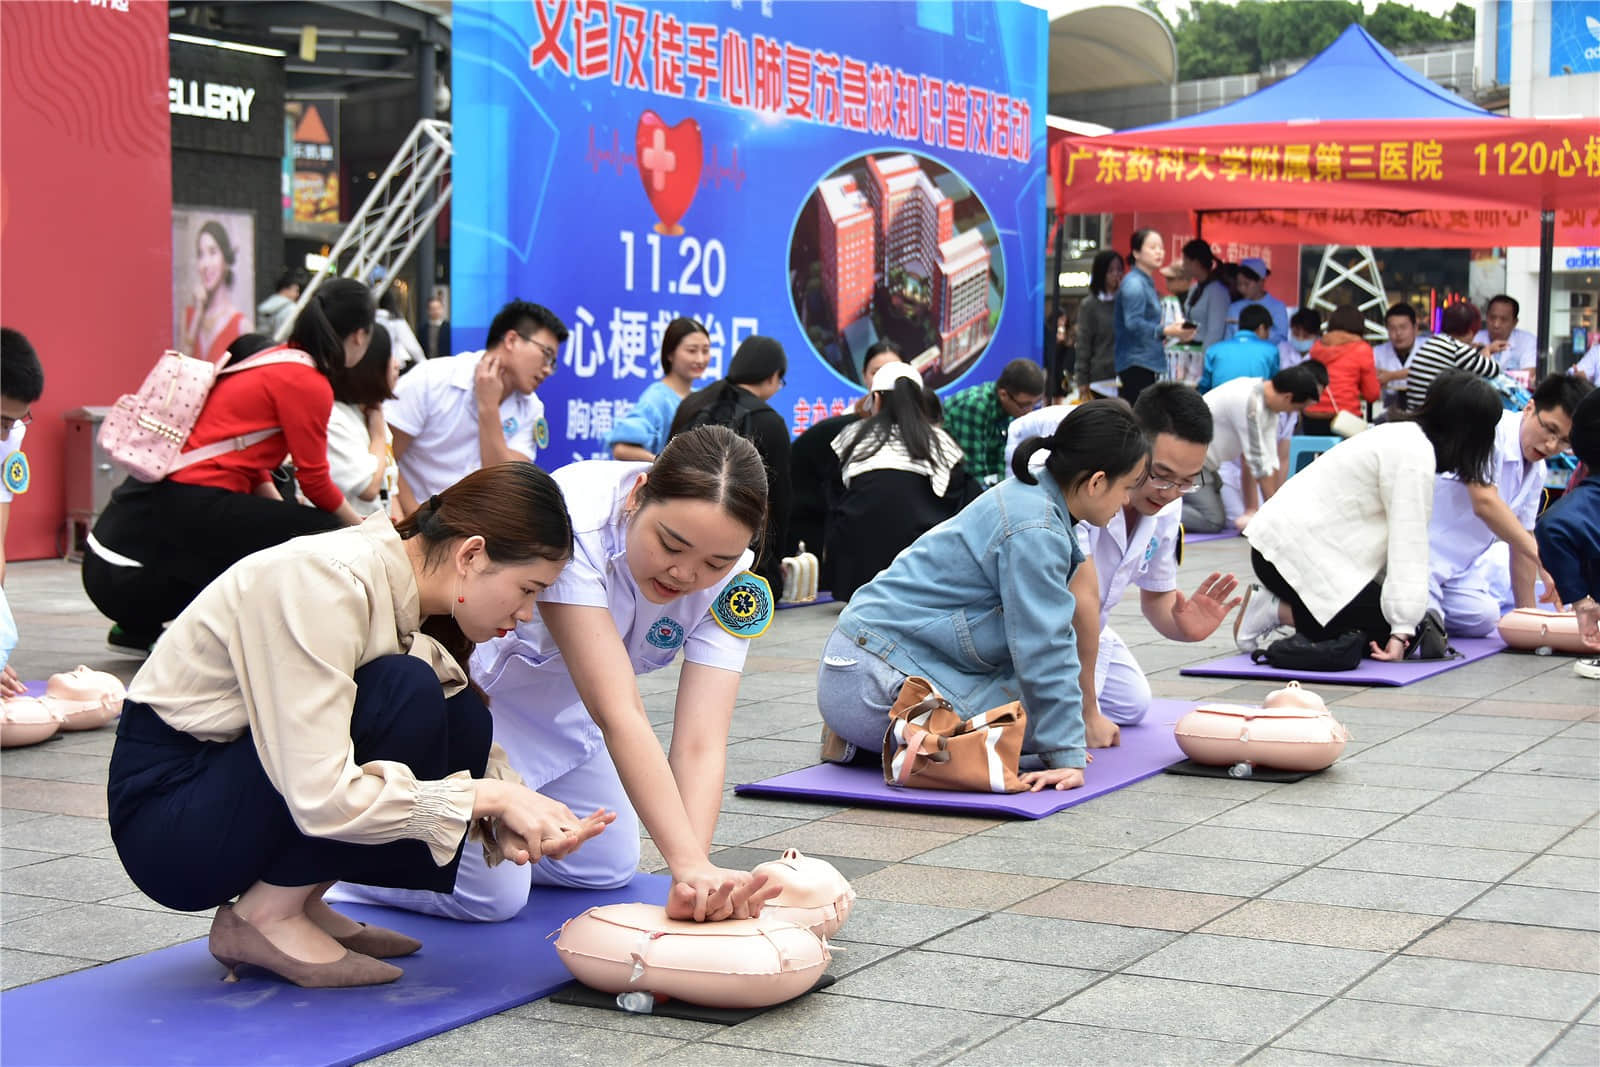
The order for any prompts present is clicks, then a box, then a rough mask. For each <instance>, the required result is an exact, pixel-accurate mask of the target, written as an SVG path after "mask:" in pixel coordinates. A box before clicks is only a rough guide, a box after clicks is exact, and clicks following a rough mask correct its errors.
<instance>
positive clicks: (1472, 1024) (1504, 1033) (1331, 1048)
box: [1274, 1000, 1561, 1067]
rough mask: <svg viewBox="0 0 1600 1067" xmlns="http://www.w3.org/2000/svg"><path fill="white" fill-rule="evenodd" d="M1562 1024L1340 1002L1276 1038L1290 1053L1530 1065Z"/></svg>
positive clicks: (1445, 1065) (1452, 1065)
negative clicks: (1296, 1051) (1306, 1052)
mask: <svg viewBox="0 0 1600 1067" xmlns="http://www.w3.org/2000/svg"><path fill="white" fill-rule="evenodd" d="M1560 1032H1561V1024H1560V1023H1555V1022H1549V1021H1546V1020H1538V1019H1519V1018H1515V1017H1513V1016H1508V1015H1481V1014H1477V1013H1475V1012H1466V1011H1450V1010H1448V1009H1444V1008H1428V1007H1420V1006H1417V1005H1411V1004H1376V1003H1373V1002H1372V1001H1360V1000H1339V1001H1335V1002H1333V1003H1332V1004H1329V1005H1328V1006H1327V1007H1326V1008H1324V1009H1323V1010H1321V1011H1319V1012H1317V1014H1316V1015H1313V1016H1312V1017H1311V1018H1310V1019H1307V1020H1306V1021H1305V1022H1302V1023H1300V1024H1299V1025H1298V1026H1296V1027H1295V1028H1294V1029H1293V1030H1291V1031H1290V1032H1289V1033H1287V1034H1285V1035H1284V1036H1282V1037H1280V1038H1278V1039H1277V1041H1275V1042H1274V1044H1275V1045H1277V1046H1279V1047H1280V1048H1287V1049H1306V1050H1308V1051H1312V1052H1332V1053H1337V1054H1340V1055H1354V1056H1364V1057H1369V1058H1372V1059H1379V1058H1381V1059H1386V1060H1398V1061H1400V1062H1403V1063H1422V1064H1438V1065H1440V1067H1456V1065H1458V1064H1466V1063H1527V1062H1529V1061H1530V1060H1532V1059H1533V1057H1534V1056H1535V1055H1536V1054H1537V1053H1538V1052H1539V1050H1540V1049H1542V1048H1544V1046H1545V1045H1546V1044H1548V1043H1549V1042H1550V1041H1551V1040H1552V1039H1553V1038H1554V1037H1555V1036H1556V1035H1557V1034H1558V1033H1560Z"/></svg>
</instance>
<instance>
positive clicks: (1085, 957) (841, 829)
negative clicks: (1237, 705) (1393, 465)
mask: <svg viewBox="0 0 1600 1067" xmlns="http://www.w3.org/2000/svg"><path fill="white" fill-rule="evenodd" d="M1242 566H1245V555H1244V552H1243V549H1242V545H1241V543H1240V542H1238V541H1225V542H1220V543H1212V544H1208V545H1199V546H1194V547H1192V548H1191V549H1190V551H1189V558H1188V561H1187V562H1186V563H1185V565H1184V568H1183V573H1184V584H1185V586H1186V587H1192V586H1193V585H1195V584H1197V582H1198V580H1199V579H1200V578H1201V577H1203V575H1204V574H1205V573H1206V572H1207V571H1209V570H1211V569H1213V568H1224V567H1233V568H1239V567H1242ZM6 588H7V593H8V595H9V596H10V597H11V602H12V605H13V607H14V609H15V610H16V614H17V616H18V621H19V623H20V624H21V627H22V631H23V642H22V645H21V647H20V648H19V649H18V651H17V653H16V656H15V658H14V662H15V664H16V666H17V668H18V669H19V670H20V671H21V672H22V673H23V674H24V676H25V677H35V678H37V677H44V676H46V675H48V674H50V673H52V672H54V671H58V670H65V669H69V668H71V667H72V666H74V665H75V664H77V663H80V662H82V663H88V664H90V665H92V666H96V667H103V668H107V669H112V670H115V671H117V672H118V673H120V674H122V675H123V676H124V677H127V676H129V671H130V670H131V668H132V667H133V666H134V665H133V664H131V663H129V662H128V661H126V660H120V659H116V658H114V657H111V656H109V655H108V654H107V653H105V652H103V651H102V650H101V649H102V647H103V646H102V644H101V642H102V639H103V636H104V633H105V623H104V622H103V621H102V620H101V619H100V618H99V617H98V616H97V615H96V614H95V613H94V611H93V610H92V608H90V607H89V605H88V604H87V602H86V601H85V599H84V598H83V596H82V593H81V591H80V589H79V587H78V583H77V575H76V571H75V570H74V569H72V568H70V567H68V566H66V565H63V564H58V563H29V564H20V565H18V564H13V565H12V566H11V568H10V572H9V575H8V580H7V586H6ZM835 614H836V609H834V608H831V607H817V608H807V609H804V610H798V611H786V612H783V613H781V614H780V615H779V617H778V619H777V621H776V623H775V624H774V625H773V627H772V629H771V630H770V631H769V632H768V634H767V635H766V636H765V637H763V638H761V639H760V640H759V642H758V643H757V645H756V646H755V648H754V649H753V650H752V651H753V653H754V654H753V655H752V656H751V659H750V669H749V671H748V673H747V675H746V678H745V681H744V684H743V687H742V689H741V694H740V696H741V699H740V704H739V707H738V710H737V711H736V712H735V714H734V720H733V737H732V739H731V741H730V748H729V759H728V780H729V782H730V783H732V782H738V781H747V780H750V779H752V778H756V777H763V776H766V775H769V774H774V773H778V772H781V771H785V770H789V769H793V768H796V767H799V766H802V765H805V764H808V763H810V762H812V760H813V757H814V755H815V751H816V746H815V741H816V732H817V724H818V718H817V713H816V708H815V701H814V689H815V675H814V667H815V663H816V658H817V656H818V653H819V649H820V648H821V645H822V642H823V639H824V638H825V637H826V635H827V632H828V630H829V627H830V626H831V624H832V620H833V618H834V616H835ZM1117 626H1118V629H1119V631H1120V632H1121V633H1122V634H1123V635H1124V637H1125V638H1126V639H1128V640H1129V641H1130V642H1131V643H1134V644H1136V645H1137V651H1138V654H1139V656H1140V658H1141V660H1142V661H1143V662H1144V664H1145V665H1146V667H1147V669H1149V670H1151V671H1152V680H1153V682H1154V686H1155V690H1156V693H1157V694H1158V695H1162V696H1171V697H1180V698H1186V699H1196V698H1201V697H1229V698H1244V699H1254V698H1259V697H1260V696H1262V695H1263V694H1264V693H1265V692H1266V691H1267V690H1268V689H1270V688H1272V687H1271V686H1267V685H1261V684H1242V685H1235V684H1233V683H1231V682H1228V681H1225V680H1223V681H1213V680H1197V679H1186V678H1180V677H1179V676H1178V673H1177V668H1178V667H1179V666H1181V665H1183V664H1184V663H1187V662H1191V661H1194V660H1199V659H1203V658H1208V657H1210V656H1212V655H1215V654H1218V653H1220V652H1221V651H1222V650H1223V649H1224V648H1226V647H1227V641H1226V640H1225V639H1224V638H1225V635H1222V634H1219V636H1218V637H1216V638H1214V639H1213V640H1211V641H1209V642H1207V643H1205V644H1203V645H1199V646H1180V645H1173V644H1170V643H1166V642H1163V641H1161V640H1160V638H1158V637H1157V635H1156V634H1155V633H1154V632H1153V631H1152V630H1151V629H1150V628H1149V627H1148V626H1147V625H1146V624H1145V623H1144V622H1143V620H1142V619H1141V618H1139V617H1138V615H1137V609H1136V608H1122V609H1119V611H1118V612H1117ZM673 685H674V679H673V677H672V675H671V674H670V673H666V674H661V675H655V676H652V677H650V678H647V679H645V680H644V681H643V690H644V692H645V694H646V705H647V707H648V709H649V711H650V715H651V718H652V720H653V721H655V722H656V723H658V724H659V729H658V732H659V733H661V734H662V735H663V736H665V735H666V734H667V733H668V731H669V729H670V709H671V704H672V693H673ZM1320 691H1321V692H1322V693H1323V694H1324V695H1325V696H1326V697H1327V698H1328V699H1329V700H1330V702H1331V703H1332V704H1333V706H1334V708H1335V713H1336V714H1337V715H1338V716H1339V717H1340V718H1341V719H1342V720H1343V721H1344V722H1345V723H1346V724H1347V725H1348V726H1349V727H1350V728H1351V730H1352V731H1353V733H1354V734H1355V737H1356V740H1355V742H1354V743H1353V744H1351V746H1350V748H1349V750H1348V752H1347V754H1346V756H1345V758H1344V760H1343V761H1341V762H1340V763H1339V764H1338V765H1337V766H1336V767H1334V768H1333V769H1332V770H1330V771H1329V772H1327V773H1326V774H1324V775H1321V776H1319V777H1318V778H1315V779H1312V780H1308V781H1304V782H1300V783H1297V784H1293V785H1270V784H1263V783H1256V782H1249V781H1233V780H1216V779H1196V778H1175V777H1171V776H1157V777H1156V778H1153V779H1150V780H1147V781H1145V782H1141V783H1138V784H1136V785H1133V786H1130V787H1128V788H1126V789H1123V790H1120V791H1118V792H1116V793H1112V794H1109V795H1107V796H1105V797H1101V798H1099V799H1097V800H1094V801H1092V802H1090V803H1088V804H1086V805H1084V806H1082V807H1079V808H1073V809H1070V810H1068V811H1066V812H1063V813H1061V814H1059V815H1056V816H1053V817H1052V818H1050V819H1047V820H1044V821H1042V822H1020V823H1019V822H996V821H994V820H989V819H977V818H964V817H952V816H934V815H918V814H909V813H903V812H885V811H877V810H866V809H860V808H841V807H834V806H829V805H821V804H796V803H781V802H776V801H768V800H747V799H744V798H738V797H734V796H733V795H732V793H731V790H730V792H729V794H728V797H727V800H726V803H725V805H724V808H723V816H722V820H721V823H720V825H719V827H718V831H717V838H716V840H717V843H718V844H719V845H720V846H723V848H722V850H721V851H720V852H719V853H718V857H719V859H721V860H722V861H723V862H725V863H726V864H728V865H730V866H747V865H750V864H753V863H756V862H760V861H761V860H763V859H766V858H770V856H771V855H772V853H773V851H774V850H776V849H778V848H781V847H784V846H786V845H790V844H793V845H797V846H798V847H800V848H802V849H803V850H806V851H808V852H811V853H815V854H817V855H822V856H826V857H829V858H831V859H833V861H834V863H835V864H836V865H837V866H838V867H839V868H840V869H841V870H843V871H844V872H845V873H846V874H847V875H848V876H849V877H850V878H851V879H852V880H853V882H854V884H855V887H856V889H857V891H858V892H859V893H860V900H859V902H858V905H857V910H856V912H855V914H854V915H853V916H852V917H851V920H850V923H849V924H848V925H847V926H846V927H845V929H844V931H843V935H842V937H841V938H840V940H839V941H838V943H837V944H836V945H835V949H836V956H835V962H834V965H833V968H834V972H835V973H836V974H838V975H839V976H840V981H839V982H838V984H836V985H835V986H833V987H832V988H831V989H830V990H828V991H826V992H824V993H821V994H818V995H816V996H812V997H809V998H806V999H805V1000H803V1001H801V1002H799V1003H796V1004H794V1005H791V1006H788V1007H784V1008H780V1009H777V1010H774V1011H772V1012H769V1013H767V1014H766V1015H764V1016H762V1017H760V1018H758V1019H756V1020H754V1021H751V1022H748V1023H745V1024H743V1025H741V1026H736V1027H731V1028H725V1027H720V1026H711V1025H705V1024H698V1023H690V1022H683V1021H678V1020H671V1019H662V1018H656V1017H649V1016H645V1017H639V1016H627V1015H623V1014H621V1013H609V1012H597V1011H591V1010H585V1009H578V1008H572V1007H563V1006H560V1005H555V1004H550V1003H548V1002H544V1001H541V1002H537V1003H533V1004H529V1005H526V1006H524V1007H521V1008H516V1009H513V1010H511V1011H507V1012H504V1013H502V1014H500V1015H497V1016H493V1017H491V1018H488V1019H484V1020H482V1021H480V1022H477V1023H473V1024H471V1025H469V1026H464V1027H462V1028H460V1029H458V1030H454V1031H451V1032H449V1033H446V1034H442V1035H440V1036H438V1037H435V1038H432V1039H430V1040H427V1041H424V1042H421V1043H419V1044H416V1045H413V1046H411V1047H409V1048H405V1049H401V1050H399V1051H397V1052H394V1053H391V1054H389V1055H387V1056H384V1057H382V1058H381V1062H383V1063H386V1064H393V1065H401V1064H427V1065H430V1067H431V1065H435V1064H448V1063H478V1062H500V1063H511V1062H526V1063H540V1064H551V1063H603V1064H631V1063H643V1062H658V1063H663V1064H686V1065H687V1064H694V1065H719V1064H728V1065H742V1064H750V1065H763V1067H765V1065H771V1064H779V1065H781V1064H822V1063H826V1062H840V1061H842V1062H858V1063H875V1064H936V1063H951V1064H959V1065H978V1064H1008V1065H1009V1064H1035V1063H1037V1064H1053V1063H1080V1062H1081V1063H1095V1064H1119V1063H1129V1064H1168V1063H1211V1062H1217V1063H1226V1062H1241V1061H1242V1062H1248V1063H1250V1064H1260V1065H1267V1064H1307V1065H1321V1064H1346V1063H1352V1064H1353V1063H1371V1062H1375V1061H1381V1062H1404V1063H1428V1064H1434V1063H1437V1064H1477V1063H1495V1064H1499V1063H1534V1062H1537V1063H1543V1064H1589V1065H1592V1064H1595V1063H1600V1006H1597V994H1600V977H1597V974H1600V825H1597V818H1596V816H1597V812H1600V686H1597V684H1596V683H1594V682H1586V681H1584V680H1582V679H1579V678H1577V677H1575V676H1574V675H1573V674H1572V673H1571V669H1570V663H1569V661H1568V660H1565V659H1561V658H1556V659H1542V658H1538V657H1533V656H1512V655H1501V656H1495V657H1492V658H1490V659H1488V660H1486V661H1483V662H1480V663H1475V664H1472V665H1469V666H1466V667H1462V668H1460V669H1458V670H1454V671H1450V672H1448V673H1446V674H1443V675H1441V676H1438V677H1436V678H1434V679H1432V680H1429V681H1426V682H1423V683H1421V684H1419V685H1415V686H1411V687H1407V688H1405V689H1398V690H1396V689H1353V688H1349V687H1342V686H1323V687H1321V690H1320ZM111 740H112V737H111V732H110V731H109V730H102V731H99V732H96V733H91V734H87V735H85V734H75V735H67V736H66V737H64V738H62V739H58V740H54V741H51V742H48V743H46V744H44V745H40V746H37V747H34V748H29V749H20V750H14V751H10V752H7V753H6V754H5V755H4V757H3V758H0V775H3V778H0V861H3V864H0V865H3V874H0V879H3V881H0V890H3V892H0V924H3V925H0V979H3V984H4V985H5V986H6V987H11V986H16V985H21V984H23V983H27V982H33V981H37V980H39V979H42V978H47V977H49V976H51V975H56V974H61V973H63V972H66V971H71V970H76V969H78V968H82V967H90V966H94V965H95V964H97V963H100V962H104V961H108V960H114V959H117V958H120V957H123V956H126V955H128V954H131V953H138V952H143V951H146V950H149V949H153V948H158V947H160V946H163V945H169V944H173V943H175V942H178V941H181V940H184V939H187V938H192V937H196V936H199V935H202V934H204V933H205V931H206V929H207V925H208V919H207V918H204V917H197V916H190V915H181V914H177V913H173V912H168V911H164V910H162V909H161V908H159V907H157V906H155V905H153V904H151V903H150V902H148V901H146V900H145V899H144V898H142V897H141V896H140V895H139V894H138V893H137V892H136V891H135V890H134V888H133V886H132V885H131V884H130V883H129V882H128V880H127V878H126V876H125V875H124V874H123V873H122V869H121V867H120V865H119V864H118V862H117V859H116V856H115V853H114V852H113V851H112V849H111V848H110V840H109V838H108V835H107V831H106V824H105V800H104V788H103V787H104V782H105V775H106V762H107V754H108V752H109V751H110V746H111ZM646 854H647V856H649V857H652V858H654V857H655V853H653V852H652V851H651V850H650V848H649V846H648V843H647V844H646ZM646 864H647V866H648V865H652V864H651V861H650V860H649V859H647V861H646Z"/></svg>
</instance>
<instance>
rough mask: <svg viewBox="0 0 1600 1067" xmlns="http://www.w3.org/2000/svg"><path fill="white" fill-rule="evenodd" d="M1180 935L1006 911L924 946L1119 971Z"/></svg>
mask: <svg viewBox="0 0 1600 1067" xmlns="http://www.w3.org/2000/svg"><path fill="white" fill-rule="evenodd" d="M1175 936H1176V935H1175V934H1173V933H1171V932H1169V931H1166V930H1139V929H1134V928H1131V927H1126V926H1112V925H1109V924H1106V923H1087V922H1077V921H1075V920H1071V919H1052V918H1049V917H1047V916H1041V915H1020V914H1016V913H1013V912H1002V913H1000V914H997V915H989V916H985V917H984V918H982V919H980V920H978V921H977V922H972V923H968V924H966V925H965V926H962V927H959V928H957V929H955V930H952V931H951V932H949V933H947V934H942V935H940V936H939V937H936V938H934V939H933V940H932V941H929V942H927V943H926V944H924V945H923V946H922V947H923V948H926V949H929V950H932V951H936V952H953V953H957V954H959V955H963V956H983V957H988V958H993V959H1002V960H1023V961H1026V962H1029V963H1044V964H1051V965H1054V966H1071V967H1086V968H1089V969H1092V970H1100V971H1114V970H1118V969H1119V968H1121V967H1124V966H1126V965H1127V964H1129V963H1130V962H1132V961H1133V960H1136V959H1138V958H1139V957H1141V956H1144V955H1146V954H1148V953H1150V952H1153V951H1155V950H1156V949H1158V948H1160V947H1161V946H1162V945H1165V944H1167V943H1168V942H1170V941H1172V939H1173V938H1174V937H1175ZM957 969H959V968H957Z"/></svg>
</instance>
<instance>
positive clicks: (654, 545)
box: [627, 475, 756, 604]
mask: <svg viewBox="0 0 1600 1067" xmlns="http://www.w3.org/2000/svg"><path fill="white" fill-rule="evenodd" d="M645 477H648V475H646V476H641V477H640V479H639V482H638V484H636V485H635V486H634V489H633V492H632V493H630V494H629V497H628V508H629V510H630V511H633V518H632V519H631V520H630V521H629V523H628V535H627V553H628V572H629V573H630V574H632V575H633V580H634V583H635V584H637V585H638V587H639V591H640V592H641V593H643V594H644V598H645V599H646V600H648V601H649V602H650V603H652V604H666V603H668V602H670V601H673V600H677V599H678V598H679V597H682V596H686V595H688V594H689V593H694V592H698V591H699V590H702V589H708V588H710V587H711V586H713V585H715V584H716V583H717V582H719V581H721V580H722V579H723V578H726V577H727V576H728V572H729V571H731V570H732V569H733V568H734V566H735V565H736V564H738V562H739V557H740V556H742V555H743V554H744V551H745V549H746V548H748V547H749V546H750V542H751V541H753V540H754V539H755V533H756V532H755V531H754V530H752V529H750V527H748V526H746V525H744V524H743V523H741V522H739V521H738V520H737V519H735V518H734V517H733V516H731V515H729V514H728V513H727V512H726V511H724V510H723V508H722V506H721V505H720V504H713V503H711V502H710V501H708V500H687V499H672V500H658V501H656V502H655V503H653V504H649V505H646V506H644V507H641V508H638V510H636V511H635V510H634V508H635V506H636V503H637V498H638V493H639V487H640V486H642V485H643V484H644V480H645Z"/></svg>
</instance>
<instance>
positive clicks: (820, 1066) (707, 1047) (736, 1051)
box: [650, 1026, 839, 1067]
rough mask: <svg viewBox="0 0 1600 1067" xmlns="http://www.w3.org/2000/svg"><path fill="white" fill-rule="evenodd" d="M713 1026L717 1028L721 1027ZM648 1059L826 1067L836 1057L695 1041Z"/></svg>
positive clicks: (685, 1065) (696, 1065)
mask: <svg viewBox="0 0 1600 1067" xmlns="http://www.w3.org/2000/svg"><path fill="white" fill-rule="evenodd" d="M716 1029H718V1030H721V1029H722V1027H720V1026H719V1027H717V1028H716ZM650 1062H651V1063H652V1064H657V1065H659V1067H828V1065H832V1064H837V1063H838V1062H839V1061H838V1060H819V1059H816V1058H814V1057H812V1056H794V1055H790V1054H788V1053H784V1052H771V1051H768V1050H766V1049H751V1048H735V1047H733V1046H732V1045H714V1044H712V1043H710V1042H709V1041H697V1042H695V1043H693V1044H688V1045H683V1046H681V1047H679V1048H675V1049H673V1050H672V1051H671V1052H668V1053H667V1054H666V1055H664V1056H657V1057H656V1058H654V1059H652V1060H651V1061H650Z"/></svg>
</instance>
